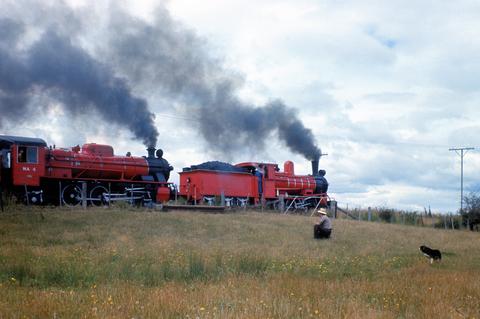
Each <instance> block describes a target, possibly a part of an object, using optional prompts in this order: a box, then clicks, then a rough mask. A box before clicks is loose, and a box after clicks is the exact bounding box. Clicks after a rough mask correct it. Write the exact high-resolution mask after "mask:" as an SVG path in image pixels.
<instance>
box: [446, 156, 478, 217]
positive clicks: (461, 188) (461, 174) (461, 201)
mask: <svg viewBox="0 0 480 319" xmlns="http://www.w3.org/2000/svg"><path fill="white" fill-rule="evenodd" d="M474 149H475V148H473V147H459V148H450V149H449V151H455V153H457V155H459V156H460V158H461V166H460V214H462V213H463V157H464V156H465V155H466V154H467V152H468V151H470V150H474ZM459 151H460V153H459Z"/></svg>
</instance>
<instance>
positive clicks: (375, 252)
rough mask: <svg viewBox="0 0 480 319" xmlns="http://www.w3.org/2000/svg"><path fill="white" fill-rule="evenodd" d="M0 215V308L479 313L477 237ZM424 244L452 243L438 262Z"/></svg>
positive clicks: (234, 220)
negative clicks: (327, 233) (328, 235)
mask: <svg viewBox="0 0 480 319" xmlns="http://www.w3.org/2000/svg"><path fill="white" fill-rule="evenodd" d="M21 210H24V211H20V209H19V211H9V212H8V213H3V214H0V318H25V317H26V318H30V317H35V318H95V317H98V318H480V234H479V233H473V232H467V231H451V230H449V231H446V230H438V229H431V228H422V227H413V226H402V225H392V224H384V223H368V222H361V221H349V220H335V221H334V232H333V238H332V239H330V240H326V241H318V240H314V239H313V234H312V228H313V226H312V225H313V223H314V222H315V220H316V218H314V217H305V216H289V215H279V214H273V213H256V212H246V213H245V212H242V213H230V214H206V213H193V212H170V213H165V212H155V211H144V210H128V209H122V210H117V211H116V210H114V209H98V210H93V209H92V210H87V211H81V210H78V211H70V210H61V209H58V208H57V209H42V210H38V209H35V210H28V209H27V208H21ZM422 244H426V245H429V246H433V247H434V248H439V249H441V250H442V252H443V255H444V256H443V257H444V258H443V260H442V262H441V263H434V264H433V265H430V264H429V263H428V260H427V259H426V258H425V257H423V256H422V255H421V253H420V252H419V250H418V247H419V246H420V245H422Z"/></svg>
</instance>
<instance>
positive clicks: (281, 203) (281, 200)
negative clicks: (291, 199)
mask: <svg viewBox="0 0 480 319" xmlns="http://www.w3.org/2000/svg"><path fill="white" fill-rule="evenodd" d="M278 201H279V202H278V210H279V211H280V212H282V213H283V211H284V210H285V200H284V197H283V195H280V196H278Z"/></svg>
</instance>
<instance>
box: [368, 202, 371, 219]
mask: <svg viewBox="0 0 480 319" xmlns="http://www.w3.org/2000/svg"><path fill="white" fill-rule="evenodd" d="M368 221H369V222H371V221H372V208H371V207H370V206H368Z"/></svg>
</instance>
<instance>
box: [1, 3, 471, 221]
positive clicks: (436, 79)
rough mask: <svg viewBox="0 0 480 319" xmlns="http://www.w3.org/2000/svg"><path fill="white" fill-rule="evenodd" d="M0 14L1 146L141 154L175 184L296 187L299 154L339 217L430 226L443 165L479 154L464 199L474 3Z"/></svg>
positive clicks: (87, 6) (441, 203)
mask: <svg viewBox="0 0 480 319" xmlns="http://www.w3.org/2000/svg"><path fill="white" fill-rule="evenodd" d="M0 2H1V4H2V10H1V12H0V75H1V79H0V111H1V113H2V117H1V118H0V134H10V135H22V136H38V137H42V138H44V139H45V140H46V141H47V142H48V143H49V144H56V145H58V146H72V145H76V144H82V143H84V142H87V141H88V142H97V143H108V144H111V145H113V146H114V148H115V150H116V153H118V154H122V153H125V152H127V151H131V152H132V153H133V154H135V155H143V154H144V149H145V145H146V144H148V143H154V142H152V141H156V145H157V146H158V147H161V148H163V150H164V154H165V157H166V158H167V159H168V160H169V161H170V162H171V164H172V165H173V166H174V167H175V171H180V170H181V168H182V167H185V166H189V165H192V164H198V163H201V162H204V161H208V160H223V161H230V162H234V163H235V162H241V161H269V162H276V163H280V164H281V163H283V162H284V161H286V160H293V161H294V162H295V165H296V172H297V173H303V174H308V173H310V163H309V162H308V159H307V158H308V157H309V154H311V146H316V147H318V148H321V150H322V152H323V153H327V154H328V156H324V157H322V159H321V162H320V166H321V167H322V168H324V169H326V170H327V178H328V180H329V182H330V194H331V196H332V197H334V198H336V199H337V201H338V202H339V205H341V206H346V205H348V206H349V207H368V206H372V207H379V206H386V207H394V208H399V209H408V210H423V208H424V207H427V208H428V207H429V206H430V207H431V208H432V210H434V211H441V212H447V211H451V212H454V211H456V210H457V209H458V207H459V197H460V189H459V188H460V157H459V156H458V155H457V154H455V152H451V151H449V148H452V147H466V146H468V147H478V148H479V150H475V151H471V152H469V153H467V155H466V156H465V161H464V164H465V171H464V172H465V180H464V187H465V192H466V193H468V192H469V191H480V153H478V151H480V145H478V143H477V140H478V136H480V117H479V115H480V111H479V107H480V92H479V84H480V80H479V79H480V55H479V54H478V52H480V2H478V1H467V0H465V1H455V2H451V1H394V0H392V1H338V0H337V1H313V0H310V1H309V0H296V1H293V0H275V1H273V0H264V1H249V0H242V1H240V0H228V1H225V0H224V1H220V0H204V1H201V2H199V1H194V0H170V1H154V0H149V1H147V0H144V1H138V0H137V1H121V2H120V1H110V2H108V1H88V0H85V1H80V0H76V1H73V0H72V1H66V2H62V1H24V0H21V1H10V0H0ZM92 92H93V93H92ZM114 104H115V105H116V106H112V105H114ZM131 109H135V110H140V111H139V112H133V113H132V112H131V111H129V110H131ZM153 115H154V116H153ZM140 123H143V124H140ZM279 130H280V131H288V132H289V133H288V134H287V133H285V134H282V133H279ZM290 133H291V134H290ZM299 135H302V136H306V140H307V141H305V140H304V139H302V138H300V137H299ZM302 143H305V144H302ZM312 143H313V144H314V145H312ZM300 144H301V146H299V145H300ZM174 175H175V174H174ZM177 180H178V177H177V176H174V177H173V181H177Z"/></svg>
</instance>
